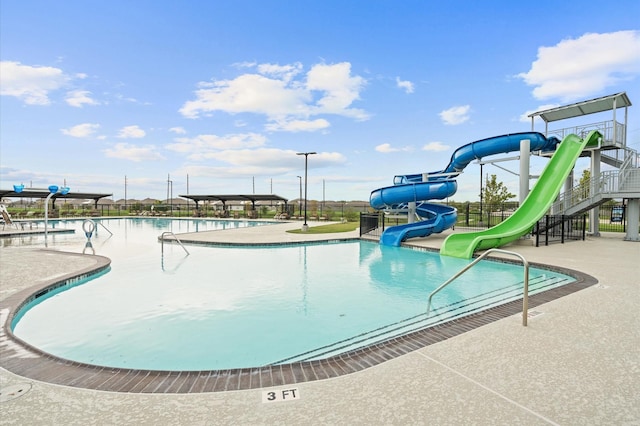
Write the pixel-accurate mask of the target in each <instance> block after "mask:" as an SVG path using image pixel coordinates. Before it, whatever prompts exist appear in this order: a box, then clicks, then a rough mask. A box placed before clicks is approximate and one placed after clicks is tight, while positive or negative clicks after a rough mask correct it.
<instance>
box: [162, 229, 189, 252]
mask: <svg viewBox="0 0 640 426" xmlns="http://www.w3.org/2000/svg"><path fill="white" fill-rule="evenodd" d="M166 234H169V235H171V236H172V237H173V238H174V239H175V240H176V241H177V242H178V244H180V247H182V248H183V249H184V251H185V253H187V255H188V254H189V250H187V248H186V247H185V246H184V244H182V241H180V239H179V238H178V237H177V236H176V234H174V233H173V232H171V231H164V232H163V233H162V235H160V246H161V251H162V254H164V236H165V235H166Z"/></svg>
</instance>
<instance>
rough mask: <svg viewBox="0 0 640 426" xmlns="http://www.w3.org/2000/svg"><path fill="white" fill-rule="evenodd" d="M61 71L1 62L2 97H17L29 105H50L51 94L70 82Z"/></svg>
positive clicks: (0, 87) (0, 93) (52, 68)
mask: <svg viewBox="0 0 640 426" xmlns="http://www.w3.org/2000/svg"><path fill="white" fill-rule="evenodd" d="M69 80H70V78H69V76H67V75H65V74H64V73H63V72H62V70H61V69H59V68H54V67H40V66H30V65H22V64H21V63H20V62H13V61H1V62H0V95H2V96H15V97H16V98H18V99H20V100H22V101H23V102H24V103H26V104H28V105H49V104H50V103H51V100H50V99H49V93H50V92H53V91H55V90H58V89H60V88H61V87H63V86H65V85H66V84H67V83H68V82H69Z"/></svg>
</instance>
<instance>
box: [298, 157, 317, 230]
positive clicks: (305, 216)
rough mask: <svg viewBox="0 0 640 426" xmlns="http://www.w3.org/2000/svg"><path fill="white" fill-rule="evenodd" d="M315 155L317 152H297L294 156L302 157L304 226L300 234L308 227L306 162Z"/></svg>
mask: <svg viewBox="0 0 640 426" xmlns="http://www.w3.org/2000/svg"><path fill="white" fill-rule="evenodd" d="M314 154H317V152H297V153H296V155H304V224H303V225H302V232H307V231H308V230H309V226H308V225H307V169H308V168H307V160H308V159H309V156H310V155H314Z"/></svg>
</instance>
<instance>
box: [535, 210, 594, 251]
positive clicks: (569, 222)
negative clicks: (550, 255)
mask: <svg viewBox="0 0 640 426" xmlns="http://www.w3.org/2000/svg"><path fill="white" fill-rule="evenodd" d="M586 234H587V216H586V215H577V216H564V215H560V216H552V215H546V216H544V217H543V218H542V219H540V220H539V221H538V222H537V223H536V226H535V227H534V228H533V235H534V236H535V239H536V247H540V244H543V245H545V246H548V245H549V244H551V243H562V244H564V243H565V241H578V240H584V239H585V236H586Z"/></svg>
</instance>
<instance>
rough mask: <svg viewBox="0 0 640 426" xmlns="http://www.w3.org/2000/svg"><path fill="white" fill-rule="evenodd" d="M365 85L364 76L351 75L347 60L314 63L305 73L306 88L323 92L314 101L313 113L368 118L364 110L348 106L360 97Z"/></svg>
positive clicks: (360, 118)
mask: <svg viewBox="0 0 640 426" xmlns="http://www.w3.org/2000/svg"><path fill="white" fill-rule="evenodd" d="M365 85H366V80H365V79H364V78H362V77H360V76H355V77H353V76H351V64H350V63H348V62H342V63H339V64H334V65H325V64H318V65H314V66H313V67H312V68H311V70H309V72H308V73H307V82H306V88H307V90H310V91H321V92H323V96H322V97H321V98H320V99H318V101H317V102H316V107H315V108H314V112H315V113H322V114H327V113H328V114H337V115H344V116H347V117H352V118H356V119H358V120H366V119H368V118H369V116H368V114H367V113H365V112H364V111H362V110H360V109H351V108H349V106H350V105H351V104H352V103H353V102H354V101H356V100H358V99H360V92H361V91H362V90H363V89H364V86H365Z"/></svg>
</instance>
